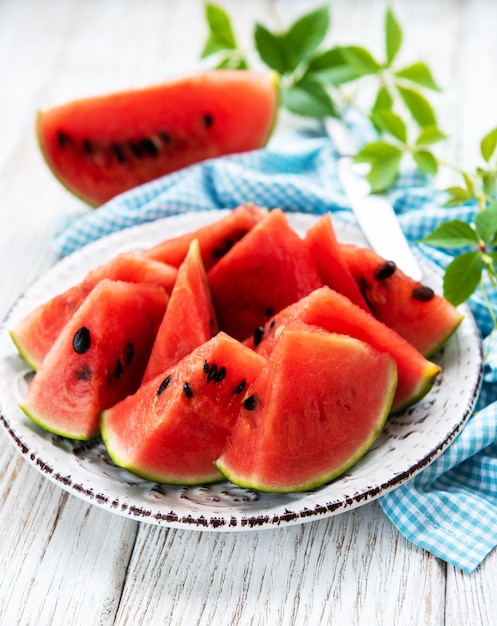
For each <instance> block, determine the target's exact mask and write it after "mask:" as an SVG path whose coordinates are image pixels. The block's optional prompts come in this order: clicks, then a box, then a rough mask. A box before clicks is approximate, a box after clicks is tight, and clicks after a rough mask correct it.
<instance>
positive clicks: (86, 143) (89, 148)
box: [82, 139, 93, 156]
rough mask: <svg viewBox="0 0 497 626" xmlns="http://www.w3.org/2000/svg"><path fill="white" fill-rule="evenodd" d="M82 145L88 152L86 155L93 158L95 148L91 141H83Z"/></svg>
mask: <svg viewBox="0 0 497 626" xmlns="http://www.w3.org/2000/svg"><path fill="white" fill-rule="evenodd" d="M82 145H83V150H84V151H85V152H86V154H87V155H88V156H91V155H92V154H93V146H92V145H91V142H90V140H89V139H83V141H82Z"/></svg>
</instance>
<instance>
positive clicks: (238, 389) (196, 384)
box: [101, 332, 265, 484]
mask: <svg viewBox="0 0 497 626" xmlns="http://www.w3.org/2000/svg"><path fill="white" fill-rule="evenodd" d="M264 362H265V359H264V358H263V357H261V356H260V355H258V354H256V353H255V352H254V351H253V350H250V349H249V348H247V347H245V346H244V345H242V344H241V343H239V342H238V341H236V340H235V339H233V338H231V337H229V336H228V335H226V334H225V333H222V332H221V333H218V334H217V335H216V336H215V337H213V338H212V339H210V340H209V341H208V342H206V343H204V344H202V345H201V346H199V347H198V348H196V349H195V350H193V351H192V352H190V354H188V355H187V356H185V357H184V358H183V359H182V360H181V361H179V362H178V363H177V364H176V365H174V366H173V367H172V368H170V369H168V370H166V371H165V372H163V374H160V375H159V376H158V377H156V378H154V379H152V380H151V381H149V382H148V383H146V384H145V385H143V386H142V387H140V389H139V390H138V391H137V392H136V393H135V394H134V395H133V396H129V397H128V398H126V399H124V400H123V401H122V402H119V403H118V404H116V405H115V406H113V407H112V408H110V409H109V410H107V411H104V412H103V414H102V419H101V431H102V437H103V440H104V443H105V445H106V447H107V450H108V452H109V455H110V457H111V458H112V459H113V460H114V462H115V463H116V464H117V465H119V466H121V467H124V468H126V469H129V470H130V471H132V472H134V473H135V474H138V475H139V476H143V477H144V478H148V479H150V480H154V481H156V482H166V483H174V484H198V483H205V482H213V481H217V480H221V479H222V476H221V474H220V473H219V472H218V471H217V470H216V468H215V467H214V465H213V461H214V460H215V459H216V458H217V457H218V456H219V455H220V454H221V451H222V449H223V447H224V445H225V443H226V438H227V436H228V434H229V432H230V431H231V428H232V427H233V423H234V421H235V419H236V418H237V417H238V413H239V411H240V406H241V401H242V398H243V392H244V390H245V388H246V386H247V385H249V384H250V383H251V382H252V381H253V380H254V379H255V377H256V375H257V374H258V373H259V371H260V369H261V367H262V365H263V364H264Z"/></svg>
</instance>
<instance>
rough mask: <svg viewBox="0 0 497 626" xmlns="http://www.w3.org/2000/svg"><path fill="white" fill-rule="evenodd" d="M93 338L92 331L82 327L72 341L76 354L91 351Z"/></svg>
mask: <svg viewBox="0 0 497 626" xmlns="http://www.w3.org/2000/svg"><path fill="white" fill-rule="evenodd" d="M90 345H91V337H90V331H89V329H88V328H86V326H81V328H79V329H78V330H77V331H76V332H75V333H74V337H73V339H72V347H73V349H74V352H76V354H84V353H85V352H87V351H88V350H89V349H90Z"/></svg>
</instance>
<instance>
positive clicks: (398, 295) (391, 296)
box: [340, 244, 464, 356]
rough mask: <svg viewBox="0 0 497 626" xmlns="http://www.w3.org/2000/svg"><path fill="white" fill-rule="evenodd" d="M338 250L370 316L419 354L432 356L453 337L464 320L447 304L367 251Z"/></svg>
mask: <svg viewBox="0 0 497 626" xmlns="http://www.w3.org/2000/svg"><path fill="white" fill-rule="evenodd" d="M340 248H341V251H342V254H343V256H344V258H345V260H346V261H347V264H348V266H349V267H350V269H351V271H352V274H353V276H354V278H355V280H356V283H357V285H358V286H359V287H360V289H361V291H362V293H363V295H364V297H365V299H366V301H367V303H368V305H369V307H370V309H371V312H372V313H373V315H374V316H375V317H376V318H378V319H379V320H381V321H382V322H383V323H384V324H386V325H387V326H389V327H390V328H393V329H394V330H395V331H396V332H397V333H398V334H399V335H401V336H402V337H404V338H405V339H406V340H407V341H408V342H409V343H410V344H411V345H413V346H414V347H415V348H417V349H418V350H419V351H420V352H421V353H422V354H424V355H425V356H430V355H432V354H434V353H435V352H436V351H437V350H438V349H439V348H441V347H442V346H443V345H444V343H446V342H447V341H448V339H449V338H450V337H451V336H452V335H453V334H454V333H455V331H456V330H457V328H458V327H459V325H460V324H461V322H462V320H463V317H464V316H463V315H462V313H461V312H460V311H458V310H457V309H456V308H455V307H454V306H453V305H452V304H451V303H450V302H449V301H448V300H446V299H445V298H443V297H442V296H440V295H438V294H436V293H435V292H434V291H433V289H431V288H430V287H427V286H426V285H423V284H422V283H420V282H418V281H415V280H413V279H412V278H411V277H410V276H407V275H406V274H404V273H403V272H402V270H400V269H399V268H398V267H396V266H395V264H394V263H392V261H387V260H385V259H384V258H382V257H381V256H379V255H378V254H376V253H375V252H374V251H373V250H371V249H370V248H364V247H362V246H357V245H354V244H341V246H340Z"/></svg>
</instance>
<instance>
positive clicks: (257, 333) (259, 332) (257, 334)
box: [254, 326, 264, 347]
mask: <svg viewBox="0 0 497 626" xmlns="http://www.w3.org/2000/svg"><path fill="white" fill-rule="evenodd" d="M263 337H264V326H257V328H256V329H255V330H254V346H256V347H257V346H258V345H259V344H260V343H261V341H262V339H263Z"/></svg>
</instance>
